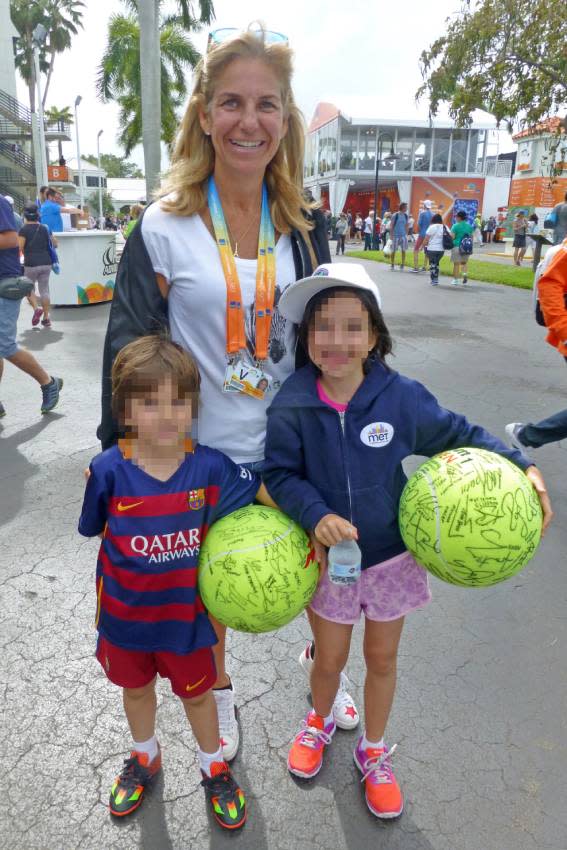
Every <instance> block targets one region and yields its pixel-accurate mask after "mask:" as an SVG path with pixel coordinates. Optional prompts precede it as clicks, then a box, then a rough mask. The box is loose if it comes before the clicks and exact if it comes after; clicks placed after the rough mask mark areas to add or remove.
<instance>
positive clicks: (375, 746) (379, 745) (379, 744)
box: [360, 732, 384, 750]
mask: <svg viewBox="0 0 567 850" xmlns="http://www.w3.org/2000/svg"><path fill="white" fill-rule="evenodd" d="M360 747H361V749H363V750H381V749H384V738H380V740H379V741H369V740H368V738H367V737H366V732H364V735H363V736H362V740H361V742H360Z"/></svg>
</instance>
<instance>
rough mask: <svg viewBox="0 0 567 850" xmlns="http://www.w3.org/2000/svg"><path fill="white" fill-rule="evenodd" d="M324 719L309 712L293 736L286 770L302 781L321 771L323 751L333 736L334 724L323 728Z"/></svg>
mask: <svg viewBox="0 0 567 850" xmlns="http://www.w3.org/2000/svg"><path fill="white" fill-rule="evenodd" d="M324 724H325V718H324V717H321V715H320V714H316V713H315V712H314V711H310V712H309V714H308V715H307V717H306V718H305V720H304V721H303V726H304V728H303V729H302V730H301V732H298V733H297V735H296V736H295V739H294V741H293V744H292V745H291V749H290V751H289V753H288V756H287V769H288V770H289V772H290V773H293V774H294V775H295V776H301V778H302V779H311V778H312V777H313V776H316V775H317V774H318V773H319V771H320V770H321V766H322V764H323V751H324V749H325V746H326V745H328V744H330V743H331V741H332V739H333V735H334V734H335V729H336V726H335V723H334V722H333V723H329V725H328V726H325V725H324Z"/></svg>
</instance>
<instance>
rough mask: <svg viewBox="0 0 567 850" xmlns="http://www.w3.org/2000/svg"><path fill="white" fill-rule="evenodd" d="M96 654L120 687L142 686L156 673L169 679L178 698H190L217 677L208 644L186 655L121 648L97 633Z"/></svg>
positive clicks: (212, 683)
mask: <svg viewBox="0 0 567 850" xmlns="http://www.w3.org/2000/svg"><path fill="white" fill-rule="evenodd" d="M96 657H97V659H98V661H99V663H100V664H101V666H102V667H103V669H104V672H105V673H106V675H107V676H108V678H109V679H110V681H111V682H113V683H114V684H115V685H119V686H120V687H121V688H144V687H145V686H146V685H149V683H150V682H151V681H152V679H155V677H156V674H157V673H159V675H160V676H161V677H162V678H163V679H169V681H170V682H171V690H172V691H173V693H174V694H176V695H177V696H178V697H181V699H192V698H193V697H198V696H201V694H204V693H205V692H206V691H208V690H210V689H211V688H212V687H213V685H214V684H215V681H216V678H217V669H216V667H215V660H214V657H213V653H212V650H211V648H210V647H208V646H207V647H205V648H204V649H197V650H195V652H190V653H189V654H188V655H177V653H175V652H140V651H139V650H136V649H122V648H121V647H120V646H115V645H114V644H113V643H110V642H109V641H107V640H106V638H104V637H102V635H99V638H98V643H97V648H96Z"/></svg>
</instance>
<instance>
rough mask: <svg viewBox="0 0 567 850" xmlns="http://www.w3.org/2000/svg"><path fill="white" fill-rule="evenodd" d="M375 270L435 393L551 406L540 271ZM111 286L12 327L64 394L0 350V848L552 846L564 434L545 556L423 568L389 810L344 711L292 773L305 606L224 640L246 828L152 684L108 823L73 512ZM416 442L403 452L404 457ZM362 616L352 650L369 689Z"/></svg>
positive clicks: (391, 736) (546, 460) (557, 366)
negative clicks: (143, 759)
mask: <svg viewBox="0 0 567 850" xmlns="http://www.w3.org/2000/svg"><path fill="white" fill-rule="evenodd" d="M365 264H366V266H367V268H368V270H369V272H370V274H371V275H372V277H373V278H374V279H375V280H376V281H377V282H378V284H379V286H380V289H381V292H382V297H383V307H384V314H385V317H386V321H387V324H388V326H389V327H390V330H391V332H392V334H393V337H394V341H395V357H394V358H393V360H392V365H393V367H394V368H396V369H398V370H399V371H401V372H403V373H405V374H407V375H409V376H411V377H413V378H416V379H418V380H420V381H423V382H424V383H425V384H426V385H427V386H428V387H429V389H430V390H431V391H432V392H434V393H435V394H436V395H437V396H438V398H439V399H440V401H441V402H442V403H443V404H444V405H445V406H447V407H449V408H452V409H455V410H458V411H461V412H463V413H465V414H466V415H467V416H468V417H469V418H470V419H472V420H473V421H476V422H479V423H481V424H483V425H484V426H485V427H487V428H488V429H489V430H491V431H492V432H493V433H495V434H497V435H500V436H503V435H504V425H505V424H506V423H507V422H509V421H512V420H529V419H532V420H537V419H538V418H541V417H543V416H545V415H549V414H551V413H553V412H555V411H557V410H558V409H560V408H563V407H566V406H567V405H566V388H567V372H566V370H565V364H564V363H563V361H562V360H561V358H560V357H559V356H558V354H557V353H556V352H555V351H554V350H553V349H552V348H551V347H550V346H548V345H546V344H545V342H544V335H545V333H544V331H543V329H541V328H539V327H538V326H537V325H536V324H535V322H534V320H533V316H532V310H531V293H529V292H526V291H522V290H516V289H513V288H510V287H503V286H495V285H485V284H478V283H472V284H469V285H468V286H467V287H466V288H456V287H452V286H451V285H449V283H448V282H445V280H444V279H442V283H441V284H440V286H438V287H437V288H435V289H433V288H431V287H430V286H429V283H428V279H427V277H426V276H425V275H414V274H410V273H400V272H398V271H395V272H390V271H389V270H388V269H387V268H386V267H385V266H383V265H380V264H378V263H372V262H366V263H365ZM108 310H109V307H108V305H95V306H90V307H81V308H74V309H72V308H71V309H61V308H60V309H56V310H54V315H53V328H52V330H50V331H47V330H32V328H31V326H30V319H31V311H30V309H29V308H28V307H27V305H26V304H24V305H22V311H21V318H20V324H19V331H20V336H19V338H20V340H21V342H22V343H23V344H25V345H26V346H27V347H28V348H29V349H30V350H31V351H32V352H33V353H34V354H35V355H36V356H37V357H38V359H39V360H40V361H41V363H42V364H43V365H44V366H45V368H46V369H48V371H50V372H51V373H52V374H55V375H60V376H62V377H63V378H64V381H65V386H64V389H63V392H62V395H61V402H60V405H59V407H58V408H57V411H56V412H54V413H53V414H51V415H49V416H41V415H40V412H39V408H40V403H41V396H40V392H39V389H38V387H37V385H36V384H34V382H33V381H32V380H31V379H30V378H28V377H26V376H25V375H24V374H23V373H21V372H19V371H18V370H16V369H15V368H13V367H12V366H11V365H10V364H6V366H5V372H4V379H3V381H2V384H1V385H0V399H1V400H2V401H3V402H4V404H5V406H6V409H7V415H6V418H5V419H3V420H2V421H1V423H0V517H1V532H0V533H1V539H2V546H1V549H0V551H1V553H2V555H1V561H2V563H1V568H0V588H1V596H0V606H1V607H0V610H1V615H0V616H1V628H0V645H1V647H2V651H1V655H0V670H1V673H0V681H1V687H2V703H3V712H2V713H3V718H2V724H1V727H0V752H1V754H2V766H3V769H2V772H1V776H0V801H1V802H0V848H2V850H100V848H104V850H137V848H140V850H182V848H183V850H184V848H211V850H213V849H214V850H221V848H225V847H229V846H230V847H240V848H246V850H264V848H268V850H292V849H293V850H304V849H305V850H307V848H309V850H329V848H332V850H362V848H364V850H366V848H370V847H372V848H388V850H567V805H566V802H567V799H566V797H567V795H566V788H567V758H566V755H567V747H566V727H567V662H566V651H565V650H566V643H567V632H566V622H567V619H566V617H567V615H566V596H567V575H566V569H565V567H566V564H565V554H564V553H565V552H566V551H567V510H566V504H567V501H566V495H567V484H566V476H565V469H566V460H567V447H564V446H561V445H557V444H556V445H550V446H548V447H545V448H542V449H540V450H538V451H537V452H534V457H535V458H537V462H538V464H539V466H540V468H541V470H542V471H543V474H544V475H545V478H546V481H547V484H548V487H549V490H550V492H551V496H552V500H553V504H554V508H555V512H556V517H555V521H554V523H553V525H552V527H551V529H550V531H549V533H548V535H547V537H546V538H545V540H544V541H543V542H542V544H541V546H540V548H539V550H538V552H537V554H536V557H535V558H534V559H533V561H532V562H531V563H530V564H529V565H528V567H527V568H526V569H525V570H524V571H523V572H522V573H520V574H519V575H517V576H516V577H515V578H513V579H511V580H510V581H508V582H506V583H505V584H502V585H498V586H496V587H494V588H492V589H475V590H473V589H460V588H455V587H450V586H448V585H443V584H442V583H440V582H438V581H437V580H432V588H433V594H434V599H433V602H432V603H431V605H429V606H428V607H427V608H426V609H424V610H422V611H420V612H417V613H415V614H411V615H409V616H408V618H407V623H406V627H405V633H404V636H403V638H402V645H401V652H400V659H399V687H398V692H397V696H396V700H395V704H394V710H393V713H392V718H391V721H390V724H389V728H388V731H387V741H388V742H389V743H390V744H393V743H394V742H397V743H398V745H399V746H398V750H397V752H396V755H395V757H394V758H395V768H396V775H397V777H398V779H399V781H400V783H401V785H402V787H403V790H404V792H405V796H406V809H405V812H404V814H403V815H402V817H401V818H400V819H399V820H397V821H395V822H389V823H382V822H379V821H377V820H376V819H375V818H374V817H373V816H372V815H371V814H370V813H369V812H368V810H367V809H366V807H365V804H364V800H363V796H362V793H361V784H360V777H359V774H358V772H357V771H356V769H355V767H354V764H353V760H352V749H353V747H354V744H355V741H356V735H357V733H356V732H341V731H340V730H339V731H338V732H337V734H336V736H335V739H334V741H333V744H332V746H331V747H330V749H329V751H328V753H327V758H326V761H325V765H324V767H323V769H322V771H321V773H320V774H319V775H318V776H317V777H316V778H315V779H314V780H313V781H311V782H309V783H306V782H301V781H299V780H298V781H295V780H294V779H293V778H292V777H291V776H290V775H289V773H288V771H287V769H286V755H287V749H288V745H289V742H290V740H291V739H292V737H293V735H294V734H295V732H296V731H297V729H298V724H299V721H300V719H301V717H302V716H303V714H304V713H305V711H306V710H307V709H308V706H309V701H308V684H307V680H306V679H305V678H304V674H303V672H302V671H301V669H300V668H299V666H298V663H297V657H298V656H299V654H300V652H301V650H302V649H303V646H304V642H305V640H306V638H307V635H308V627H307V622H306V620H305V618H304V617H303V616H302V617H300V618H298V619H297V620H296V621H295V622H294V623H292V624H291V625H289V626H288V627H286V628H284V629H282V630H281V631H279V632H277V633H275V634H268V635H264V636H249V635H244V634H236V633H233V634H231V635H230V639H229V655H230V670H231V672H232V675H233V679H234V682H235V687H236V691H237V703H238V705H239V709H240V720H241V728H242V744H241V749H240V753H239V755H238V756H237V758H236V760H235V761H234V763H233V766H234V772H235V774H236V776H237V777H238V779H239V781H240V783H241V784H242V786H243V788H244V789H245V790H246V791H247V794H248V804H249V818H248V823H247V824H246V826H245V827H244V829H243V830H242V831H241V832H240V833H239V834H235V835H226V834H224V833H222V832H221V831H220V829H219V828H217V827H216V826H215V825H214V824H212V823H211V822H210V820H209V818H208V816H207V814H206V812H205V806H204V798H203V791H202V789H201V788H200V787H199V779H200V776H199V772H198V768H197V762H196V755H195V745H194V742H193V741H192V738H191V734H190V732H189V731H188V729H187V726H186V722H185V719H184V715H183V711H182V708H181V706H180V705H179V703H178V701H177V700H176V698H174V697H172V696H171V694H170V693H169V690H168V687H167V685H166V683H164V682H161V683H160V684H159V688H158V692H159V703H160V705H159V719H158V735H159V739H160V741H161V745H162V748H163V755H164V771H163V776H162V777H161V778H160V779H159V781H158V782H157V783H156V785H155V786H154V789H153V791H152V793H151V795H149V796H148V799H147V800H146V801H145V802H144V804H143V806H142V808H141V809H140V811H139V812H137V813H136V814H135V815H134V816H132V817H131V818H129V819H128V818H126V819H124V821H123V822H118V823H117V822H115V821H113V820H112V821H111V818H110V815H109V814H108V810H107V809H106V803H107V800H108V792H109V787H110V784H111V782H112V779H113V778H114V776H115V775H116V773H117V772H118V770H119V768H120V767H121V764H122V759H123V758H125V756H126V755H127V750H128V748H129V745H130V740H129V736H128V731H127V727H126V722H125V719H124V715H123V711H122V707H121V699H120V693H119V691H118V689H117V688H115V687H113V686H112V685H110V684H109V683H108V682H107V681H106V679H105V676H104V675H103V673H102V671H101V670H100V669H99V668H98V664H97V663H96V661H95V659H94V655H93V652H94V646H95V631H94V627H93V619H94V612H95V586H94V570H95V560H96V550H97V542H96V541H94V540H93V541H87V540H85V539H84V538H82V537H80V536H79V534H78V533H77V530H76V528H77V519H78V515H79V511H80V506H81V500H82V494H83V476H82V471H83V469H84V467H85V466H86V465H87V464H88V462H89V460H90V458H91V457H92V456H93V455H94V454H95V453H96V452H97V451H98V444H97V440H96V436H95V428H96V425H97V423H98V419H99V397H100V386H99V384H100V377H99V376H100V365H101V359H102V343H103V335H104V330H105V325H106V320H107V316H108ZM417 463H418V461H417V460H415V461H413V460H412V462H411V464H409V465H408V471H410V470H411V469H413V468H414V467H415V466H416V465H417ZM361 635H362V630H361V626H358V627H357V628H356V630H355V638H354V641H353V647H352V652H351V657H350V659H349V664H348V668H347V669H348V674H349V676H350V679H351V682H352V693H353V695H354V696H355V698H356V700H357V701H358V704H359V706H360V708H361V710H362V685H363V678H364V675H363V664H362V657H361Z"/></svg>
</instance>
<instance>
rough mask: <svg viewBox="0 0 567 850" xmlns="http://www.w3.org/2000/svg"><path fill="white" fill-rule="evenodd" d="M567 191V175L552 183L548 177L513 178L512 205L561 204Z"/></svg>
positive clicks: (548, 205)
mask: <svg viewBox="0 0 567 850" xmlns="http://www.w3.org/2000/svg"><path fill="white" fill-rule="evenodd" d="M565 192H567V177H558V178H557V179H556V182H555V183H554V184H553V185H552V184H551V182H550V180H549V178H548V177H530V178H522V179H520V180H512V185H511V186H510V198H509V201H508V206H510V207H554V206H555V205H556V204H560V203H561V202H562V201H563V199H564V198H565Z"/></svg>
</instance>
